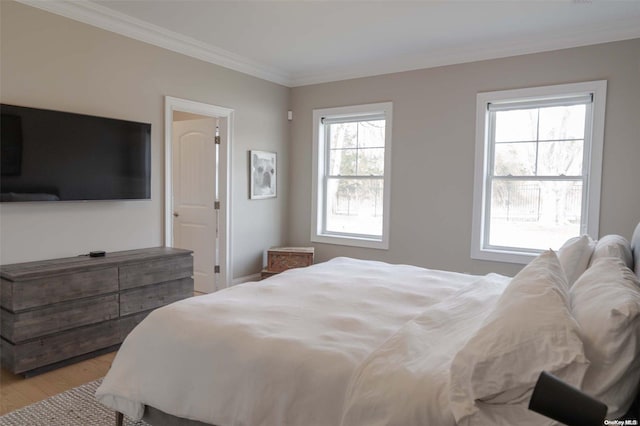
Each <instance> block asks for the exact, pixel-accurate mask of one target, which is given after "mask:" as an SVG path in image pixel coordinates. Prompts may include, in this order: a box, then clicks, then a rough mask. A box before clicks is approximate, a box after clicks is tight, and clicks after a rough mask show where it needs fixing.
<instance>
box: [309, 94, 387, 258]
mask: <svg viewBox="0 0 640 426" xmlns="http://www.w3.org/2000/svg"><path fill="white" fill-rule="evenodd" d="M391 115H392V104H391V103H390V102H386V103H377V104H368V105H359V106H352V107H340V108H326V109H317V110H314V111H313V123H314V134H313V144H314V146H313V154H314V158H313V206H312V218H311V241H315V242H323V243H331V244H342V245H348V246H358V247H371V248H381V249H387V248H388V247H389V188H390V186H389V183H390V182H389V175H390V160H391V156H390V154H391Z"/></svg>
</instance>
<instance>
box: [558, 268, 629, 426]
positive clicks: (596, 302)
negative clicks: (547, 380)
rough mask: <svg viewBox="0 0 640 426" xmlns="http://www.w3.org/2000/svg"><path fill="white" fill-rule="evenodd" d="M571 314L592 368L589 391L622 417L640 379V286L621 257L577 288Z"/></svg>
mask: <svg viewBox="0 0 640 426" xmlns="http://www.w3.org/2000/svg"><path fill="white" fill-rule="evenodd" d="M570 296H571V309H572V311H573V315H574V316H575V318H576V320H577V321H578V324H579V325H580V336H581V338H582V341H583V343H584V351H585V354H586V356H587V358H588V359H589V360H590V361H591V365H590V366H589V368H588V369H587V372H586V374H585V377H584V383H583V390H584V391H585V392H586V393H588V394H590V395H592V396H593V397H595V398H596V399H599V400H601V401H602V402H604V403H605V404H607V406H608V407H609V412H608V414H607V418H616V417H620V416H622V415H623V414H624V413H625V412H626V411H627V410H628V409H629V407H630V405H631V403H632V402H633V393H634V391H635V389H636V386H637V385H638V380H640V283H639V282H638V279H637V278H636V277H635V275H634V274H633V272H632V271H631V270H630V269H629V268H627V266H626V265H625V264H624V262H623V261H622V260H620V259H618V258H613V257H604V258H600V259H597V260H596V261H595V262H593V265H592V266H591V267H590V268H589V269H587V271H586V272H585V273H584V274H583V275H582V276H581V277H580V278H579V279H578V281H576V283H575V284H574V286H573V287H572V288H571V292H570Z"/></svg>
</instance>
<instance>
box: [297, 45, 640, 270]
mask: <svg viewBox="0 0 640 426" xmlns="http://www.w3.org/2000/svg"><path fill="white" fill-rule="evenodd" d="M601 79H606V80H607V81H608V93H607V110H606V125H605V142H604V164H603V180H602V182H603V183H602V206H601V213H600V234H601V235H604V234H608V233H618V234H622V235H624V236H626V237H627V238H630V237H631V233H632V231H633V228H634V227H635V224H636V223H637V222H638V221H640V188H639V187H640V165H639V163H640V39H636V40H630V41H623V42H616V43H608V44H601V45H595V46H589V47H581V48H575V49H567V50H561V51H554V52H547V53H540V54H532V55H523V56H517V57H511V58H506V59H497V60H489V61H481V62H474V63H468V64H460V65H452V66H446V67H440V68H432V69H425V70H418V71H411V72H404V73H396V74H389V75H383V76H377V77H369V78H360V79H354V80H349V81H342V82H335V83H326V84H319V85H313V86H306V87H299V88H294V89H293V90H292V101H291V105H292V109H293V111H294V121H293V126H292V129H291V151H290V159H291V163H290V168H291V169H290V173H291V175H290V194H289V211H290V224H289V237H290V242H291V243H292V244H300V245H309V244H310V242H309V233H310V217H311V211H310V209H311V195H310V194H311V174H310V172H309V171H310V170H311V146H312V129H311V115H312V110H313V109H314V108H325V107H335V106H343V105H354V104H364V103H371V102H382V101H392V102H393V119H394V123H393V152H392V168H391V169H392V176H391V188H392V189H391V190H392V192H391V230H390V246H389V250H373V249H359V248H353V247H343V246H337V245H328V244H315V247H316V258H317V260H326V259H329V258H332V257H334V256H352V257H357V258H371V259H378V260H383V261H388V262H397V263H410V264H415V265H421V266H425V267H429V268H435V269H447V270H454V271H460V272H472V273H485V272H490V271H495V272H501V273H505V274H514V273H516V272H517V271H518V270H519V269H520V267H521V266H519V265H513V264H501V263H495V262H487V261H475V260H471V258H470V255H469V253H470V246H471V214H472V202H473V173H474V149H475V127H474V126H475V102H476V94H477V93H478V92H483V91H493V90H502V89H513V88H521V87H531V86H541V85H551V84H561V83H570V82H579V81H587V80H601Z"/></svg>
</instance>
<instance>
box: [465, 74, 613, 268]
mask: <svg viewBox="0 0 640 426" xmlns="http://www.w3.org/2000/svg"><path fill="white" fill-rule="evenodd" d="M606 92H607V81H606V80H598V81H588V82H581V83H570V84H559V85H552V86H541V87H531V88H523V89H514V90H500V91H493V92H482V93H478V94H477V96H476V146H475V173H474V194H473V221H472V235H471V258H472V259H478V260H492V261H499V262H507V263H519V264H526V263H528V262H530V261H531V260H532V259H533V258H535V257H536V256H537V255H538V254H539V253H540V252H541V251H542V250H536V249H517V248H510V249H504V248H499V247H491V246H489V244H488V241H489V238H488V233H487V229H486V227H487V221H488V220H489V211H488V210H489V206H488V205H487V204H488V200H487V197H488V195H489V190H488V186H487V184H488V182H490V179H489V172H490V170H491V169H490V167H491V166H492V161H493V158H492V153H493V150H494V145H495V141H494V140H493V139H494V138H491V135H490V134H489V132H490V131H491V129H492V125H491V120H492V117H494V115H491V113H490V111H489V105H490V104H500V103H510V102H527V103H534V104H535V103H540V104H542V103H544V102H549V101H552V100H553V99H562V98H568V97H578V96H584V95H590V96H591V97H592V102H591V104H590V109H591V114H589V113H588V111H589V108H587V113H586V117H585V118H586V122H585V135H584V148H583V149H584V151H583V171H582V176H583V179H584V180H583V182H584V185H585V187H586V189H583V194H584V195H583V200H582V203H583V207H582V214H581V223H580V234H588V235H589V236H591V237H592V238H594V239H596V238H598V231H599V222H600V189H601V180H602V151H603V146H604V124H605V107H606V95H607V93H606Z"/></svg>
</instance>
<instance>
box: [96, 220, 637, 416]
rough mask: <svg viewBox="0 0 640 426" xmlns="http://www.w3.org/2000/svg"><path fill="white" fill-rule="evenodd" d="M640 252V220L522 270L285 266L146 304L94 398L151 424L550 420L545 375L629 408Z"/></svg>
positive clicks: (338, 262) (354, 263)
mask: <svg viewBox="0 0 640 426" xmlns="http://www.w3.org/2000/svg"><path fill="white" fill-rule="evenodd" d="M639 258H640V224H639V225H638V227H637V228H636V230H635V232H634V236H633V238H632V241H631V243H629V242H628V241H626V240H624V239H623V238H622V237H619V236H606V237H604V238H601V239H600V240H599V241H592V240H591V239H589V238H588V237H586V236H583V237H580V238H576V239H573V240H570V241H568V242H567V244H565V246H563V248H562V249H560V250H559V251H558V252H557V253H555V252H553V251H547V252H545V253H542V254H541V255H540V256H538V257H537V258H536V259H535V260H534V261H532V262H531V263H530V264H529V265H527V266H526V267H525V268H524V269H523V270H522V271H521V272H520V273H519V274H518V275H516V277H514V278H510V277H506V276H502V275H498V274H488V275H485V276H474V275H467V274H459V273H454V272H447V271H436V270H428V269H424V268H418V267H414V266H409V265H390V264H386V263H383V262H375V261H366V260H356V259H349V258H336V259H332V260H330V261H328V262H325V263H321V264H317V265H313V266H311V267H308V268H300V269H293V270H289V271H286V272H284V273H282V274H279V275H277V276H275V277H272V278H269V279H268V280H265V281H262V282H256V283H246V284H242V285H239V286H235V287H232V288H229V289H226V290H223V291H219V292H217V293H214V294H210V295H205V296H198V297H194V298H190V299H187V300H183V301H180V302H176V303H174V304H172V305H169V306H166V307H163V308H160V309H157V310H156V311H154V312H152V313H151V314H150V315H149V316H148V317H147V318H146V319H145V320H144V321H143V322H142V323H141V324H140V325H138V327H136V328H135V329H134V330H133V331H132V332H131V334H130V335H129V336H128V337H127V339H126V340H125V341H124V343H123V345H122V347H121V349H120V351H119V352H118V354H117V356H116V358H115V359H114V362H113V365H112V367H111V369H110V371H109V373H108V374H107V376H106V377H105V379H104V381H103V383H102V385H101V386H100V387H99V389H98V390H97V392H96V397H97V399H98V400H99V401H100V402H101V403H103V404H104V405H106V406H108V407H110V408H112V409H114V410H115V411H116V412H117V413H124V415H126V416H127V417H130V418H132V419H134V420H137V419H141V418H143V419H145V420H146V421H148V422H149V423H151V424H152V425H154V426H157V425H174V424H175V425H185V426H187V425H188V426H194V425H203V424H206V425H218V426H228V425H247V426H249V425H251V426H258V425H264V426H268V425H318V426H321V425H331V426H335V425H343V426H348V425H392V424H395V425H405V426H412V425H439V426H447V425H456V424H469V425H472V424H479V425H482V424H520V425H527V424H531V425H546V424H553V422H552V421H551V420H549V419H546V418H544V417H542V416H540V415H539V414H537V413H534V412H532V411H529V410H528V409H527V402H528V400H529V398H530V396H531V392H532V389H533V386H534V385H535V381H536V379H537V377H538V375H539V374H540V372H541V371H543V370H544V371H547V372H550V373H552V374H554V375H556V376H557V377H559V378H560V379H562V380H563V381H565V382H567V383H569V384H572V385H574V386H576V387H579V388H581V389H583V390H584V391H585V392H586V393H589V394H591V395H593V396H594V397H596V398H598V399H600V400H602V401H603V402H605V403H606V404H607V405H608V406H609V413H608V415H607V418H608V419H614V418H621V417H622V416H623V415H624V414H625V413H628V412H629V410H630V409H631V407H632V404H633V403H634V401H635V395H636V394H637V391H638V383H639V381H640V356H638V353H639V352H640V283H639V282H638V278H637V275H638V273H639V270H640V260H639ZM634 267H635V274H634V272H633V271H632V269H633V268H634ZM119 418H120V419H121V418H122V417H121V415H119Z"/></svg>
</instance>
